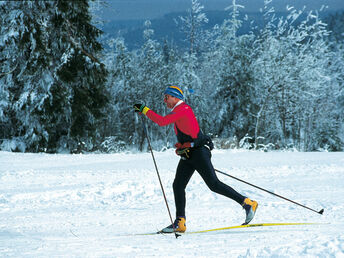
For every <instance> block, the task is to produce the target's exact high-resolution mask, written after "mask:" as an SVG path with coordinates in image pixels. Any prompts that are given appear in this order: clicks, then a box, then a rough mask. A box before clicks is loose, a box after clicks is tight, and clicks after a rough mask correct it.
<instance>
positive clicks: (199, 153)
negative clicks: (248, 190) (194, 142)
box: [173, 147, 245, 217]
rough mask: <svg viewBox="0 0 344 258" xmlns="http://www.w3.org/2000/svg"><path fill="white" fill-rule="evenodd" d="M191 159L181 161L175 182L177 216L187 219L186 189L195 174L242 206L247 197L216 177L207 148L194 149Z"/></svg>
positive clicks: (213, 189)
mask: <svg viewBox="0 0 344 258" xmlns="http://www.w3.org/2000/svg"><path fill="white" fill-rule="evenodd" d="M190 156H191V157H190V158H189V159H186V160H185V159H180V161H179V164H178V167H177V172H176V177H175V179H174V182H173V193H174V200H175V204H176V216H177V217H178V216H184V217H185V204H186V199H185V188H186V186H187V184H188V182H189V180H190V178H191V176H192V175H193V173H194V172H195V170H197V172H198V173H199V174H200V175H201V177H202V178H203V180H204V182H205V183H206V184H207V186H208V187H209V189H210V190H212V191H213V192H215V193H218V194H222V195H224V196H226V197H228V198H231V199H233V200H234V201H236V202H237V203H239V204H240V205H241V204H242V203H243V202H244V199H245V197H244V196H242V195H241V194H239V193H238V192H236V191H235V190H234V189H233V188H232V187H230V186H228V185H226V184H224V183H222V182H221V181H220V180H219V179H218V178H217V176H216V174H215V170H214V167H213V165H212V163H211V160H210V159H211V152H210V150H209V149H208V148H206V147H199V148H195V149H192V151H191V155H190Z"/></svg>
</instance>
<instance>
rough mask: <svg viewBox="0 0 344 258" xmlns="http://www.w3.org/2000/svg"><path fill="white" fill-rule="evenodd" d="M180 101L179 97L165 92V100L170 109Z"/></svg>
mask: <svg viewBox="0 0 344 258" xmlns="http://www.w3.org/2000/svg"><path fill="white" fill-rule="evenodd" d="M178 101H179V99H177V98H175V97H173V96H171V95H168V94H165V96H164V102H165V103H166V106H167V107H168V108H170V109H172V108H173V107H174V106H175V105H176V104H177V102H178Z"/></svg>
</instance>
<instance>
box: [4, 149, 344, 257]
mask: <svg viewBox="0 0 344 258" xmlns="http://www.w3.org/2000/svg"><path fill="white" fill-rule="evenodd" d="M155 155H156V160H157V163H158V167H159V170H160V174H161V178H162V181H163V184H164V186H165V190H166V194H167V198H168V200H169V204H170V208H171V211H172V213H173V214H174V203H173V195H172V189H171V184H172V181H173V178H174V170H175V167H176V165H177V163H178V157H177V156H175V154H174V153H173V150H169V151H166V152H162V153H155ZM213 163H214V166H215V167H216V168H217V169H219V170H223V171H224V172H227V173H230V174H231V175H234V176H236V177H239V178H241V179H243V180H247V181H249V182H251V183H254V184H257V185H259V186H261V187H264V188H267V189H269V190H271V191H274V192H275V193H278V194H280V195H283V196H286V197H288V198H290V199H293V200H295V201H297V202H300V203H302V204H304V205H307V206H309V207H311V208H314V209H315V210H320V209H321V208H324V209H325V212H324V215H322V216H321V215H319V214H317V213H314V212H312V211H309V210H306V209H303V208H301V207H298V206H295V205H294V204H292V203H289V202H286V201H284V200H282V199H279V198H276V197H273V196H272V195H269V194H267V193H264V192H261V191H259V190H257V189H255V188H252V187H250V186H248V185H245V184H243V183H240V182H237V181H234V180H233V179H231V178H229V177H226V176H223V175H219V178H220V179H221V180H222V181H224V182H225V183H228V184H230V185H231V186H232V187H233V188H235V189H236V190H238V191H239V192H241V193H242V194H244V195H247V196H249V197H251V198H252V199H255V200H257V201H258V202H259V208H258V212H257V215H256V217H255V219H254V221H252V223H263V222H264V223H269V222H319V223H323V224H319V225H311V226H310V225H306V226H279V227H262V228H247V229H233V230H228V231H220V232H213V233H205V234H194V235H184V236H182V237H180V238H178V239H177V240H176V239H175V237H174V236H173V235H148V236H142V235H141V236H140V235H134V234H137V233H145V232H154V231H156V230H158V229H161V228H162V227H164V226H166V225H168V224H169V217H168V213H167V210H166V208H165V204H164V201H163V197H162V194H161V191H160V186H159V183H158V179H157V176H156V172H155V170H154V165H153V163H152V159H151V156H150V153H144V154H114V155H96V154H89V155H48V154H21V153H8V152H0V257H61V256H64V257H145V256H149V257H151V256H157V257H192V256H197V257H344V233H343V231H344V216H343V215H344V200H343V197H344V153H297V152H290V153H286V152H270V153H263V152H249V151H222V150H215V151H213ZM243 220H244V211H243V210H242V209H241V207H240V206H239V205H238V204H236V203H235V202H234V201H231V200H229V199H227V198H225V197H222V196H219V195H216V194H214V193H212V192H211V191H209V190H208V189H207V187H206V186H205V184H204V183H203V181H202V180H201V178H200V176H199V175H198V174H197V173H195V174H194V176H193V178H192V179H191V181H190V183H189V185H188V188H187V226H188V230H190V231H194V230H202V229H209V228H214V227H225V226H232V225H238V224H240V223H242V222H243Z"/></svg>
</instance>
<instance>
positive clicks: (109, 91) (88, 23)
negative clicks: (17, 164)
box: [0, 0, 344, 153]
mask: <svg viewBox="0 0 344 258" xmlns="http://www.w3.org/2000/svg"><path fill="white" fill-rule="evenodd" d="M271 1H272V0H265V1H264V8H263V9H262V10H261V17H262V20H263V26H259V27H257V26H256V25H255V24H254V22H252V21H250V20H249V19H248V18H247V16H245V15H242V14H243V6H241V5H239V4H237V3H236V1H235V0H229V7H228V8H227V9H226V11H227V12H228V18H227V19H225V20H224V21H223V22H222V23H220V24H216V25H215V26H213V27H212V28H211V29H209V28H207V29H205V24H207V23H208V22H209V19H208V17H207V16H206V14H205V12H204V11H203V6H202V5H201V4H200V3H199V1H198V0H190V9H189V10H187V14H186V15H185V16H180V17H178V20H177V21H176V26H178V28H179V29H180V31H181V32H182V33H183V35H184V37H185V46H186V47H180V46H178V45H176V44H174V42H173V40H165V41H164V42H161V41H158V40H157V39H156V38H155V37H154V30H153V29H152V27H151V22H150V21H149V20H147V21H145V23H144V29H143V30H142V38H143V43H142V45H141V46H138V48H136V49H129V48H128V47H127V42H125V40H124V38H122V37H120V36H118V37H113V38H109V37H104V35H103V32H102V30H101V28H100V26H99V23H97V22H96V21H95V17H94V15H93V14H92V9H93V8H94V7H93V5H92V2H93V1H88V0H80V1H66V0H52V1H27V0H24V1H0V14H1V16H0V30H1V34H0V149H1V150H5V151H19V152H47V153H62V152H64V153H66V152H67V153H85V152H123V151H136V150H139V151H145V150H147V142H146V139H145V135H144V131H143V125H142V121H141V119H140V117H139V115H137V114H135V112H134V110H133V107H132V106H133V104H135V103H144V104H145V105H146V106H148V107H149V108H151V109H152V110H154V111H155V112H157V113H159V114H161V115H166V114H168V112H169V110H168V109H167V108H166V107H165V104H164V103H163V92H164V89H165V88H166V87H167V86H168V85H178V86H180V87H181V88H182V90H183V91H184V94H185V101H186V102H187V103H188V104H189V105H190V106H191V107H192V108H193V110H194V112H195V114H196V117H197V119H198V122H199V124H200V127H201V129H202V131H203V132H204V133H205V134H208V135H210V136H211V137H212V139H213V141H214V142H215V146H216V147H217V148H247V149H259V150H264V151H268V150H297V151H343V150H344V13H338V14H336V15H331V16H329V17H326V18H320V14H321V12H323V11H324V9H325V8H322V9H320V10H313V11H309V12H307V13H306V11H305V10H304V9H303V10H297V9H295V8H294V7H292V6H286V10H287V12H288V13H287V15H285V16H282V17H279V16H276V13H275V11H274V9H273V8H272V7H271ZM248 25H249V26H250V30H249V32H247V33H244V34H242V33H238V31H239V30H240V28H242V26H246V27H247V26H248ZM102 38H106V40H102ZM146 125H147V128H148V132H149V138H150V139H151V142H152V146H153V148H154V149H155V150H157V151H163V150H165V149H167V148H170V147H173V145H174V143H175V142H176V137H175V134H174V130H173V127H172V125H169V126H166V127H159V126H157V125H156V124H154V123H152V122H150V121H148V120H147V122H146Z"/></svg>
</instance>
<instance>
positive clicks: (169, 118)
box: [146, 110, 183, 126]
mask: <svg viewBox="0 0 344 258" xmlns="http://www.w3.org/2000/svg"><path fill="white" fill-rule="evenodd" d="M146 115H147V117H148V118H149V119H150V120H152V121H153V122H154V123H156V124H158V125H159V126H165V125H169V124H172V123H175V122H176V121H177V120H178V119H180V118H181V117H182V116H183V113H182V112H172V113H170V114H168V115H166V116H161V115H159V114H157V113H155V112H154V111H153V110H149V111H148V112H147V114H146Z"/></svg>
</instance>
